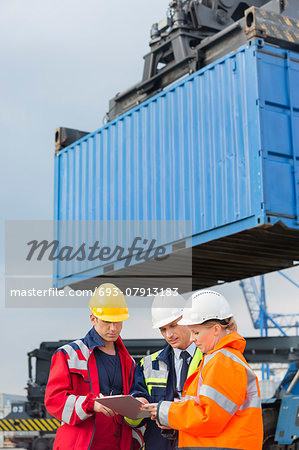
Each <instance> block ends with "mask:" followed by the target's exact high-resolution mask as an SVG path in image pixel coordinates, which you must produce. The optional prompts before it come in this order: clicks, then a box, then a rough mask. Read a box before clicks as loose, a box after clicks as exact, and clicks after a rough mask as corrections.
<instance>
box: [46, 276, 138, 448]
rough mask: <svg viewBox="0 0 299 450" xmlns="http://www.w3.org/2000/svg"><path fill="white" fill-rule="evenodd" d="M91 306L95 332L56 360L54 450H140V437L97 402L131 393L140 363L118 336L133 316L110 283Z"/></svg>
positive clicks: (50, 391)
mask: <svg viewBox="0 0 299 450" xmlns="http://www.w3.org/2000/svg"><path fill="white" fill-rule="evenodd" d="M89 308H90V310H91V314H90V320H91V322H92V325H93V328H92V329H91V330H90V331H89V332H88V333H87V335H86V336H85V337H84V338H82V339H78V340H77V341H74V342H70V343H69V344H67V345H64V346H63V347H60V348H59V349H58V350H57V351H56V352H55V354H54V355H53V358H52V363H51V369H50V374H49V379H48V384H47V389H46V394H45V405H46V408H47V410H48V412H49V413H50V414H51V415H52V416H54V417H56V418H57V419H58V420H60V421H61V422H62V426H61V427H59V429H58V431H57V434H56V438H55V442H54V450H59V449H63V450H74V449H75V450H87V449H91V450H112V449H115V450H132V449H139V448H141V445H142V437H141V434H140V433H139V432H137V431H136V430H132V428H131V427H129V425H128V424H127V423H126V422H125V421H124V419H123V417H121V416H119V415H116V414H115V413H114V412H113V411H112V410H111V409H109V408H107V407H104V406H103V405H101V404H100V403H98V402H96V401H95V399H96V398H97V397H99V396H100V395H118V394H129V391H130V389H131V387H132V382H133V374H134V369H135V363H134V361H133V359H132V358H131V356H130V355H129V353H128V351H127V350H126V348H125V346H124V344H123V342H122V340H121V338H120V336H119V335H120V332H121V329H122V324H123V321H124V320H127V319H128V317H129V312H128V308H127V303H126V299H125V297H124V295H123V293H122V292H121V291H120V290H119V289H118V288H117V287H116V286H115V285H113V284H110V283H106V284H102V285H101V286H100V287H99V288H98V289H97V290H96V291H95V292H94V294H93V296H92V297H91V299H90V302H89Z"/></svg>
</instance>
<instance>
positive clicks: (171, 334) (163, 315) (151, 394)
mask: <svg viewBox="0 0 299 450" xmlns="http://www.w3.org/2000/svg"><path fill="white" fill-rule="evenodd" d="M167 293H168V294H169V295H166V294H167ZM164 294H165V295H163V294H160V295H157V296H156V297H155V298H154V301H153V304H152V322H153V328H154V329H156V328H159V330H160V332H161V334H162V336H163V337H164V339H165V340H166V342H167V344H168V345H167V347H166V348H164V349H162V350H160V351H158V352H156V353H154V354H153V355H149V356H146V357H145V358H143V359H142V360H141V361H140V364H139V365H138V366H137V368H136V371H135V375H134V384H133V388H132V390H131V394H132V395H133V396H134V397H137V398H139V399H142V400H143V401H144V402H149V403H157V402H159V401H160V400H169V401H173V400H179V399H180V398H181V394H182V390H183V386H184V383H185V380H186V378H187V376H189V375H191V373H193V372H194V371H195V370H196V368H197V367H198V365H199V362H200V361H201V359H202V353H201V352H200V350H198V349H196V345H195V344H194V343H191V334H190V331H189V329H188V327H187V326H182V325H178V321H179V320H180V319H181V318H182V314H183V307H184V305H185V300H184V298H183V297H182V296H181V295H179V294H178V293H176V292H173V291H171V292H169V291H168V292H167V291H165V292H164ZM126 420H127V422H128V423H130V424H131V426H135V427H140V426H142V425H144V424H145V423H146V431H145V433H144V441H145V449H146V450H171V449H174V448H177V435H176V432H175V430H161V429H159V427H158V426H157V425H156V423H155V422H153V421H151V420H146V421H145V420H129V419H126Z"/></svg>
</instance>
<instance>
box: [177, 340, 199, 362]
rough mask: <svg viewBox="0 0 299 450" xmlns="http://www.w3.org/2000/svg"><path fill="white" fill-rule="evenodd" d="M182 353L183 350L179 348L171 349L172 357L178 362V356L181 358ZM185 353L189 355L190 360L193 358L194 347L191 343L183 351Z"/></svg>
mask: <svg viewBox="0 0 299 450" xmlns="http://www.w3.org/2000/svg"><path fill="white" fill-rule="evenodd" d="M183 351H184V350H182V349H181V348H174V349H173V352H174V357H175V358H176V359H177V360H178V361H179V360H180V356H181V353H182V352H183ZM185 351H186V352H188V353H189V355H190V356H191V358H193V356H194V353H195V351H196V345H195V344H194V342H191V344H190V345H189V347H187V348H186V349H185Z"/></svg>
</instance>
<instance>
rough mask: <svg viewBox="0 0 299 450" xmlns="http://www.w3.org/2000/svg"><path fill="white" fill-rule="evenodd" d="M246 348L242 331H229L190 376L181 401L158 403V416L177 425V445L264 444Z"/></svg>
mask: <svg viewBox="0 0 299 450" xmlns="http://www.w3.org/2000/svg"><path fill="white" fill-rule="evenodd" d="M221 343H222V345H221ZM223 344H224V345H223ZM244 347H245V341H244V339H243V338H241V336H239V335H238V333H230V334H229V335H227V336H225V337H224V338H223V339H221V341H220V342H219V343H218V345H217V347H216V349H215V350H214V351H212V352H209V353H207V354H206V355H205V356H204V358H203V361H202V363H201V365H200V367H199V369H198V370H197V371H196V372H195V373H194V374H193V375H191V376H190V377H189V378H188V380H187V381H186V384H185V386H184V391H183V396H184V397H183V399H182V401H181V402H175V403H174V402H162V403H160V404H159V409H158V412H157V417H158V420H159V422H160V424H161V425H165V426H170V427H171V428H174V429H176V430H179V448H182V449H195V448H196V449H199V448H203V449H204V448H215V449H242V450H260V449H261V448H262V438H263V424H262V411H261V399H260V391H259V386H258V381H257V378H256V375H255V374H254V372H253V371H252V369H251V368H250V367H249V366H248V364H247V363H246V361H245V359H244V357H243V355H242V353H241V352H242V351H243V350H244Z"/></svg>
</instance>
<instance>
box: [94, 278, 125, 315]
mask: <svg viewBox="0 0 299 450" xmlns="http://www.w3.org/2000/svg"><path fill="white" fill-rule="evenodd" d="M89 308H90V310H91V312H92V314H93V315H94V316H95V317H97V318H98V319H101V320H104V321H106V322H123V321H124V320H127V319H128V318H129V311H128V306H127V302H126V299H125V296H124V294H123V293H122V292H121V290H120V289H118V287H117V286H115V285H114V284H112V283H104V284H101V286H99V287H98V288H97V289H96V290H95V291H94V293H93V296H92V297H91V299H90V301H89Z"/></svg>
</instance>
